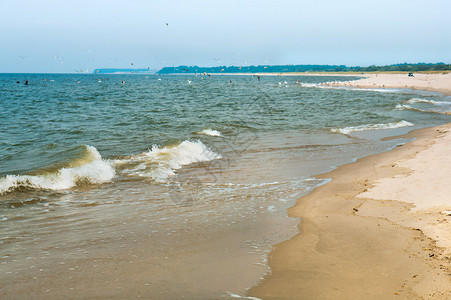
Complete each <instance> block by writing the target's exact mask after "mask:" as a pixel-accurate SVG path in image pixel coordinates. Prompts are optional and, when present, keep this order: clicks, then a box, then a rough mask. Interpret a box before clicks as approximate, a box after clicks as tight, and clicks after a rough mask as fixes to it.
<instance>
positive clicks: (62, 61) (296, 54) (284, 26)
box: [0, 0, 451, 73]
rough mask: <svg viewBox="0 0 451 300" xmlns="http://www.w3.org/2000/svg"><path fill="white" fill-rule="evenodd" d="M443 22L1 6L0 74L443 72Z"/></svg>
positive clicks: (418, 7)
mask: <svg viewBox="0 0 451 300" xmlns="http://www.w3.org/2000/svg"><path fill="white" fill-rule="evenodd" d="M450 16H451V1H450V0H427V1H425V0H372V1H365V0H315V1H313V0H309V1H307V0H300V1H294V0H293V1H288V0H277V1H276V0H274V1H253V0H252V1H250V0H247V1H246V0H240V1H235V0H228V1H212V0H209V1H201V0H191V1H173V0H164V1H152V0H147V1H141V0H127V1H125V0H120V1H117V0H105V1H100V0H77V1H65V0H54V1H53V0H20V1H16V0H0V72H69V73H71V72H75V70H86V69H87V70H89V72H92V70H93V69H94V68H105V67H116V68H128V67H150V68H161V67H164V66H177V65H182V64H183V65H200V66H215V65H232V64H233V65H246V64H253V65H258V64H346V65H348V66H356V65H360V66H367V65H371V64H392V63H402V62H445V63H451V17H450ZM166 23H168V25H166ZM131 63H133V66H131Z"/></svg>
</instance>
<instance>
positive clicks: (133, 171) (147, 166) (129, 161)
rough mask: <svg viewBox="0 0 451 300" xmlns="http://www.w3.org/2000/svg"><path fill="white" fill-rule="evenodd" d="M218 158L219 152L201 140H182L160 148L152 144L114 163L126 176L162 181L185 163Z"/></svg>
mask: <svg viewBox="0 0 451 300" xmlns="http://www.w3.org/2000/svg"><path fill="white" fill-rule="evenodd" d="M219 158H221V155H220V154H217V153H215V152H213V151H212V150H210V149H209V148H208V147H207V146H205V145H204V144H203V143H202V142H201V141H196V142H191V141H183V142H181V143H180V144H178V145H176V146H172V147H163V148H160V147H158V146H156V145H154V146H153V147H152V150H149V151H148V152H144V153H142V154H139V155H133V156H130V157H127V158H124V159H118V160H115V161H114V163H115V164H116V165H117V166H118V167H119V166H120V168H121V169H122V172H123V173H125V174H126V175H128V176H141V177H148V178H151V179H153V180H155V181H158V182H164V181H165V180H166V179H167V178H168V177H169V176H172V175H175V170H178V169H180V168H182V167H183V166H185V165H189V164H192V163H196V162H205V161H211V160H215V159H219Z"/></svg>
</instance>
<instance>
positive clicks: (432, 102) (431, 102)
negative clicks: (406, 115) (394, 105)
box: [406, 98, 451, 105]
mask: <svg viewBox="0 0 451 300" xmlns="http://www.w3.org/2000/svg"><path fill="white" fill-rule="evenodd" d="M406 103H409V104H414V103H429V104H434V105H451V102H447V101H434V100H428V99H422V98H412V99H409V100H407V101H406Z"/></svg>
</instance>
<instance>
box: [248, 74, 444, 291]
mask: <svg viewBox="0 0 451 300" xmlns="http://www.w3.org/2000/svg"><path fill="white" fill-rule="evenodd" d="M420 75H421V76H420ZM420 75H415V77H414V78H413V79H412V77H408V76H407V74H403V75H399V74H377V77H376V74H372V75H371V76H369V77H368V78H366V79H362V80H360V81H355V82H352V84H353V85H354V86H357V85H360V87H378V88H380V87H384V86H385V87H390V88H399V87H403V86H402V85H406V84H404V83H406V82H407V81H410V83H412V82H415V84H413V83H412V84H410V85H409V84H407V85H408V87H409V88H419V89H420V88H424V86H429V85H430V86H432V87H431V88H430V90H435V91H442V92H447V91H448V89H447V87H451V84H450V81H451V75H449V74H447V75H442V74H432V75H429V74H420ZM411 79H412V81H411ZM384 80H385V81H384ZM362 82H364V83H365V85H363V84H362ZM349 83H350V82H348V84H349ZM373 83H374V84H373ZM404 87H405V86H404ZM424 89H426V88H424ZM428 89H429V88H428ZM447 93H448V92H447ZM450 129H451V124H447V125H443V126H440V127H435V128H428V129H421V130H415V131H412V132H411V133H409V134H408V135H407V137H415V138H416V139H415V140H414V141H413V142H410V143H407V144H405V145H403V146H400V147H397V148H395V149H393V150H391V151H389V152H385V153H381V154H377V155H373V156H369V157H366V158H362V159H359V160H357V161H356V162H355V163H351V164H348V165H344V166H341V167H339V168H338V169H336V170H334V171H332V172H330V173H327V174H323V175H320V176H317V177H319V178H331V182H329V183H327V184H326V185H324V186H322V187H319V188H317V189H315V190H314V191H313V192H312V193H310V194H309V195H307V196H305V197H303V198H301V199H299V200H298V201H297V204H296V205H295V206H294V207H292V208H291V209H290V210H289V214H290V215H291V216H295V217H299V218H300V219H301V224H300V225H299V228H300V233H299V234H298V235H297V236H295V237H294V238H292V239H291V240H289V241H286V242H283V243H281V244H278V245H276V246H275V247H274V249H273V251H272V252H271V254H270V257H269V264H270V267H271V274H270V275H268V276H267V277H266V278H265V279H264V280H263V281H262V282H261V283H260V284H259V285H257V286H255V287H253V288H252V289H250V290H249V295H250V296H253V297H258V298H261V299H451V226H450V223H449V222H450V221H451V185H450V184H449V182H450V180H449V177H448V170H451V158H450V157H449V149H450V147H451V130H450Z"/></svg>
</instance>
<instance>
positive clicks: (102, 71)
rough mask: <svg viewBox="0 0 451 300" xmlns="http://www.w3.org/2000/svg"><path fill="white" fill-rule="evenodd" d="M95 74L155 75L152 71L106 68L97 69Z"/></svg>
mask: <svg viewBox="0 0 451 300" xmlns="http://www.w3.org/2000/svg"><path fill="white" fill-rule="evenodd" d="M93 73H94V74H155V71H154V70H151V69H115V68H105V69H95V70H94V71H93Z"/></svg>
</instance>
